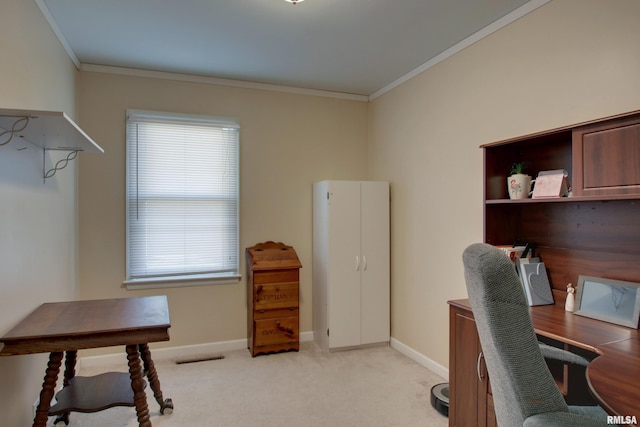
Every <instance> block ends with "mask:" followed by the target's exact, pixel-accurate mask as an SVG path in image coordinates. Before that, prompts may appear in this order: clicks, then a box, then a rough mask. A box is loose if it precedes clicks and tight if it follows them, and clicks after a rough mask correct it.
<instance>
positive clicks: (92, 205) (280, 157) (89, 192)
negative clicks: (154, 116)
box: [79, 71, 368, 352]
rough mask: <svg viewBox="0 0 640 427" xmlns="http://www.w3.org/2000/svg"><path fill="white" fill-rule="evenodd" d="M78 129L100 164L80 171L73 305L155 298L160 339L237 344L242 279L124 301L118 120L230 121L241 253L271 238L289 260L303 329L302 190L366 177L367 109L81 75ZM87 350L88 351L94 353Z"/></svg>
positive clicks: (307, 298) (121, 125) (305, 200)
mask: <svg viewBox="0 0 640 427" xmlns="http://www.w3.org/2000/svg"><path fill="white" fill-rule="evenodd" d="M79 82H80V84H79V94H80V98H79V104H80V107H81V109H82V120H81V122H80V124H81V126H82V128H83V129H84V130H85V131H86V132H87V133H88V134H89V135H91V136H92V137H93V138H94V139H95V140H96V142H97V143H98V144H100V145H101V146H102V147H103V148H104V150H105V154H104V155H102V156H100V157H92V158H89V157H85V158H83V159H82V162H81V164H80V173H79V207H80V258H79V266H80V275H79V280H80V296H81V298H82V299H93V298H110V297H130V296H140V295H150V294H166V295H168V297H169V306H170V311H171V321H172V322H171V323H172V327H171V330H170V333H171V341H170V342H169V343H162V344H159V345H158V346H181V345H191V344H199V343H211V342H218V341H227V340H237V339H246V333H247V321H246V316H247V311H246V291H245V286H246V285H245V283H246V282H245V281H244V280H243V281H242V282H241V283H238V284H231V285H210V286H200V287H189V288H172V289H157V290H152V291H127V290H125V289H122V287H121V285H122V281H123V279H124V278H125V262H126V261H125V110H126V109H127V108H134V109H149V110H157V111H169V112H177V113H189V114H206V115H212V116H223V117H234V118H237V119H238V120H239V122H240V126H241V129H240V150H241V155H240V169H241V174H240V180H241V184H240V192H241V194H240V196H241V203H240V217H241V218H240V234H241V236H240V245H241V246H240V247H241V249H242V251H243V253H242V257H241V260H242V270H243V271H244V248H246V247H248V246H252V245H253V244H255V243H258V242H261V241H266V240H275V241H282V242H285V243H287V244H289V245H292V246H293V247H294V248H295V249H296V251H297V253H298V256H299V257H300V260H301V262H302V265H303V268H302V270H301V283H300V285H301V290H300V292H301V293H300V298H301V308H300V330H301V331H311V330H312V325H311V259H312V258H311V235H312V233H311V202H312V196H311V190H312V183H313V182H315V181H319V180H322V179H366V178H367V157H366V152H367V147H366V145H367V140H368V136H367V129H368V128H367V120H368V116H367V108H368V106H367V103H365V102H361V101H352V100H342V99H332V98H326V97H318V96H309V95H299V94H290V93H281V92H272V91H266V90H258V89H248V88H237V87H226V86H216V85H211V84H202V83H188V82H180V81H173V80H163V79H157V78H144V77H132V76H122V75H114V74H104V73H98V72H84V71H83V72H81V73H80V79H79ZM96 352H97V351H96Z"/></svg>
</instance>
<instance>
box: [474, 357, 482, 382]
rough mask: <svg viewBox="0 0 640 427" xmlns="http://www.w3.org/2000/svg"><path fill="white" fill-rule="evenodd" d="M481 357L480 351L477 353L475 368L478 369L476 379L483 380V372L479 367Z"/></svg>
mask: <svg viewBox="0 0 640 427" xmlns="http://www.w3.org/2000/svg"><path fill="white" fill-rule="evenodd" d="M482 359H484V355H483V354H482V352H480V354H478V362H477V364H476V370H477V371H478V379H479V380H480V381H484V374H483V373H482V371H481V369H480V364H481V363H482Z"/></svg>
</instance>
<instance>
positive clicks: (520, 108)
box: [370, 0, 640, 366]
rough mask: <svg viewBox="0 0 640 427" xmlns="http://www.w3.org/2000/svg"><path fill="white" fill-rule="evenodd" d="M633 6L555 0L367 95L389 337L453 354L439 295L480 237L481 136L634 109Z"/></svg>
mask: <svg viewBox="0 0 640 427" xmlns="http://www.w3.org/2000/svg"><path fill="white" fill-rule="evenodd" d="M638 16H640V2H638V1H636V0H614V1H612V2H602V1H600V0H555V1H551V2H550V3H548V4H546V5H545V6H543V7H541V8H540V9H537V10H536V11H534V12H532V13H531V14H529V15H527V16H525V17H523V18H521V19H520V20H518V21H516V22H515V23H512V24H511V25H509V26H507V27H505V28H503V29H502V30H500V31H498V32H496V33H494V34H493V35H491V36H489V37H487V38H485V39H483V40H482V41H480V42H478V43H476V44H475V45H473V46H471V47H469V48H467V49H465V50H463V51H462V52H460V53H459V54H457V55H455V56H453V57H451V58H449V59H448V60H446V61H444V62H442V63H440V64H439V65H437V66H435V67H433V68H431V69H430V70H428V71H426V72H424V73H422V74H421V75H419V76H417V77H416V78H414V79H412V80H410V81H408V82H406V83H405V84H403V85H401V86H399V87H397V88H396V89H394V90H392V91H391V92H388V93H386V94H385V95H383V96H381V97H379V98H377V99H375V100H374V101H373V102H372V103H371V106H370V107H371V111H370V126H371V131H370V133H371V135H370V138H371V145H370V155H371V170H370V175H371V177H372V178H373V179H385V180H389V181H391V183H392V184H391V191H392V194H393V197H392V206H391V217H392V227H391V230H392V248H391V253H392V258H393V260H392V307H391V313H392V331H391V332H392V336H393V337H394V338H395V339H397V340H399V341H401V342H402V343H404V344H406V345H408V346H409V347H411V348H413V349H415V350H417V351H418V352H420V353H422V354H424V355H426V356H427V357H429V358H430V359H432V360H434V361H436V362H437V363H440V364H442V365H443V366H448V333H449V329H448V306H447V304H446V301H447V300H449V299H455V298H466V289H465V285H464V278H463V272H462V265H461V253H462V251H463V249H464V248H465V247H466V246H467V245H468V244H470V243H473V242H476V241H481V240H482V238H483V235H482V184H481V178H482V152H481V150H480V149H479V148H478V146H479V145H481V144H484V143H488V142H492V141H497V140H501V139H506V138H509V137H515V136H518V135H524V134H527V133H532V132H536V131H542V130H545V129H551V128H554V127H558V126H562V125H567V124H573V123H578V122H581V121H585V120H589V119H595V118H598V117H604V116H608V115H613V114H617V113H623V112H627V111H632V110H637V109H640V78H638V76H640V49H638V46H640V26H638V23H637V18H638ZM505 173H506V171H505ZM505 243H510V242H505Z"/></svg>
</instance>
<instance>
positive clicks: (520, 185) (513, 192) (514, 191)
mask: <svg viewBox="0 0 640 427" xmlns="http://www.w3.org/2000/svg"><path fill="white" fill-rule="evenodd" d="M526 168H527V164H526V163H525V162H516V163H513V164H512V165H511V175H509V177H507V191H508V192H509V198H510V199H526V198H528V197H529V192H530V191H531V176H529V175H527V174H526V173H525V169H526Z"/></svg>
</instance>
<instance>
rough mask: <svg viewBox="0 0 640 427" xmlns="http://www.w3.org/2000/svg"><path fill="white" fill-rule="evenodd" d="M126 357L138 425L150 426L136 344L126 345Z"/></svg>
mask: <svg viewBox="0 0 640 427" xmlns="http://www.w3.org/2000/svg"><path fill="white" fill-rule="evenodd" d="M127 359H128V360H129V375H130V377H131V388H132V389H133V401H134V403H135V405H136V413H137V415H138V424H139V426H140V427H152V426H151V421H149V407H148V406H147V394H146V393H145V392H144V380H143V379H142V366H141V364H140V353H138V345H137V344H136V345H128V346H127Z"/></svg>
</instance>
